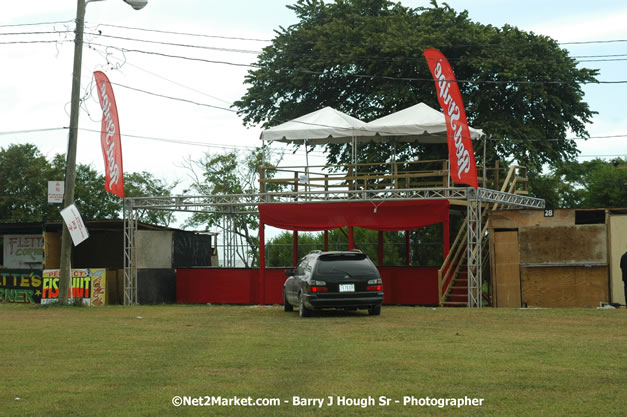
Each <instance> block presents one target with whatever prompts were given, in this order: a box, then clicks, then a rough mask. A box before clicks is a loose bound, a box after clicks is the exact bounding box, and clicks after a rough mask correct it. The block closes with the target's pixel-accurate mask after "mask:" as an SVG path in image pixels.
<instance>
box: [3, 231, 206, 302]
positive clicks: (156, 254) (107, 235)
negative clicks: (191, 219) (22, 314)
mask: <svg viewBox="0 0 627 417" xmlns="http://www.w3.org/2000/svg"><path fill="white" fill-rule="evenodd" d="M85 225H86V227H87V230H88V232H89V238H88V239H87V240H85V241H84V242H82V243H81V244H80V245H78V246H74V247H73V249H72V268H73V269H96V268H98V269H106V271H107V273H106V276H107V303H108V304H122V303H123V301H124V248H123V246H124V236H123V233H124V232H123V230H124V229H123V222H122V220H115V219H114V220H91V221H86V222H85ZM61 227H62V224H61V223H60V222H49V223H10V224H9V223H4V224H0V245H2V249H1V250H0V272H3V273H4V274H5V275H6V274H7V273H9V272H12V273H13V272H14V273H16V274H18V275H20V276H21V275H23V274H26V275H29V274H31V273H32V274H35V275H36V276H39V277H40V278H41V277H42V276H43V271H44V270H55V269H59V267H60V252H61ZM214 238H215V236H213V235H211V234H206V233H202V232H189V231H184V230H178V229H172V228H167V227H161V226H154V225H150V224H146V223H138V226H137V235H136V239H137V241H136V248H135V250H136V251H137V254H138V259H139V262H138V265H137V280H138V289H139V291H138V294H137V297H138V300H139V303H141V304H160V303H174V302H176V272H175V271H176V268H195V267H208V266H211V265H212V263H213V262H215V259H217V255H216V253H215V244H214V243H213V241H214V240H215V239H214ZM37 274H38V275H37ZM7 276H8V275H7ZM16 276H17V275H16ZM9 281H10V280H9ZM38 281H40V280H35V283H37V282H38ZM24 283H25V284H26V281H24ZM4 284H6V285H4ZM9 284H11V283H10V282H9V283H3V281H2V280H0V289H2V288H4V287H6V289H9V287H11V289H14V287H15V286H13V285H9ZM30 284H31V282H30V281H29V285H30ZM3 285H4V287H3ZM31 286H32V285H31ZM24 288H26V287H24ZM29 289H32V290H33V291H35V292H36V291H37V289H36V288H30V287H29ZM7 294H8V292H7ZM20 294H22V293H20ZM18 299H19V300H25V301H28V300H29V299H28V297H26V296H23V297H22V296H20V297H18ZM9 301H10V300H9Z"/></svg>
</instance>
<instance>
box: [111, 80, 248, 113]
mask: <svg viewBox="0 0 627 417" xmlns="http://www.w3.org/2000/svg"><path fill="white" fill-rule="evenodd" d="M111 84H113V85H117V86H118V87H122V88H127V89H129V90H133V91H137V92H140V93H144V94H149V95H151V96H156V97H161V98H166V99H168V100H175V101H181V102H184V103H189V104H195V105H197V106H203V107H209V108H212V109H219V110H224V111H228V112H231V113H237V111H236V110H233V109H229V108H227V107H221V106H214V105H212V104H207V103H199V102H197V101H193V100H188V99H185V98H179V97H172V96H167V95H165V94H159V93H153V92H152V91H146V90H142V89H140V88H135V87H129V86H128V85H124V84H118V83H111Z"/></svg>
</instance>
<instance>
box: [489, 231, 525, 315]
mask: <svg viewBox="0 0 627 417" xmlns="http://www.w3.org/2000/svg"><path fill="white" fill-rule="evenodd" d="M493 236H494V259H495V262H494V264H495V267H494V272H495V273H494V275H495V280H494V282H495V284H496V285H495V288H494V296H495V305H496V307H520V305H521V304H520V259H519V249H518V232H517V231H503V232H495V233H494V234H493Z"/></svg>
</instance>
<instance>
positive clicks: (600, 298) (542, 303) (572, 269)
mask: <svg viewBox="0 0 627 417" xmlns="http://www.w3.org/2000/svg"><path fill="white" fill-rule="evenodd" d="M521 287H522V301H523V304H526V305H527V306H529V307H598V306H599V304H600V303H601V302H607V301H608V299H609V291H608V268H607V266H600V267H584V266H566V267H537V268H524V267H523V268H521Z"/></svg>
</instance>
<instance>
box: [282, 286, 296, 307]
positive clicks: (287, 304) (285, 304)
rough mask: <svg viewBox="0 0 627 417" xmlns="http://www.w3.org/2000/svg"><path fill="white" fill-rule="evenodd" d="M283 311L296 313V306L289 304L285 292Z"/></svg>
mask: <svg viewBox="0 0 627 417" xmlns="http://www.w3.org/2000/svg"><path fill="white" fill-rule="evenodd" d="M283 311H294V306H293V305H291V304H290V303H288V302H287V296H286V295H285V291H283Z"/></svg>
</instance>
